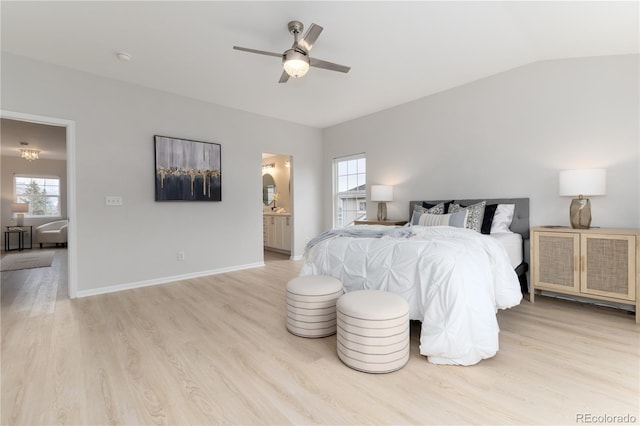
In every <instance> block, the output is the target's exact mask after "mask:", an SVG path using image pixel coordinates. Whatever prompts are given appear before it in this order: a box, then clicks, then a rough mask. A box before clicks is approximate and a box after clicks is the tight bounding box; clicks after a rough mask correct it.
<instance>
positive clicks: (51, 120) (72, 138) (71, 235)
mask: <svg viewBox="0 0 640 426" xmlns="http://www.w3.org/2000/svg"><path fill="white" fill-rule="evenodd" d="M0 118H7V119H11V120H16V121H25V122H28V123H37V124H44V125H48V126H57V127H64V128H65V129H66V145H67V146H66V151H67V217H68V219H69V227H68V231H67V232H68V233H67V241H68V244H67V247H68V248H67V254H68V259H67V267H68V277H67V279H68V294H69V298H71V299H75V298H76V297H78V296H77V292H78V270H77V264H78V262H77V259H78V244H77V231H76V225H77V221H76V123H75V121H72V120H67V119H63V118H56V117H48V116H44V115H35V114H26V113H22V112H17V111H9V110H0Z"/></svg>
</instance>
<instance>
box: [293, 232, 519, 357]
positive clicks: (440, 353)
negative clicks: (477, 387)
mask: <svg viewBox="0 0 640 426" xmlns="http://www.w3.org/2000/svg"><path fill="white" fill-rule="evenodd" d="M362 226H371V225H362ZM300 275H330V276H333V277H336V278H338V279H340V280H341V281H342V283H343V285H344V288H345V291H354V290H362V289H378V290H385V291H390V292H392V293H396V294H399V295H400V296H402V297H404V298H405V299H406V300H407V302H408V303H409V315H410V318H411V319H413V320H420V321H422V331H421V335H420V353H421V354H422V355H425V356H427V357H428V360H429V361H430V362H432V363H435V364H459V365H473V364H476V363H478V362H479V361H481V360H482V359H485V358H490V357H492V356H494V355H495V354H496V352H497V351H498V346H499V344H498V333H499V328H498V321H497V319H496V312H497V309H507V308H510V307H513V306H516V305H518V304H519V303H520V300H521V299H522V295H521V293H520V284H519V282H518V277H517V276H516V273H515V272H514V270H513V268H512V267H511V265H510V261H509V257H508V255H507V253H506V252H505V250H504V247H502V246H501V245H500V243H499V242H497V241H495V240H493V239H492V238H489V237H487V236H485V235H481V234H479V233H477V232H475V231H472V230H468V229H459V228H452V227H422V226H413V227H412V232H411V236H410V237H409V238H391V237H387V236H385V237H382V238H347V237H335V238H330V239H326V240H324V241H321V242H319V243H318V244H317V245H315V246H314V247H312V248H310V249H308V250H307V252H306V253H305V262H304V265H303V267H302V270H301V272H300Z"/></svg>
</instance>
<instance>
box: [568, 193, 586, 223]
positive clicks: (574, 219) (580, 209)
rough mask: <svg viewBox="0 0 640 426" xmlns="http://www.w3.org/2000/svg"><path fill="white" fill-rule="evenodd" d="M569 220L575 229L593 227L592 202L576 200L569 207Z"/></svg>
mask: <svg viewBox="0 0 640 426" xmlns="http://www.w3.org/2000/svg"><path fill="white" fill-rule="evenodd" d="M569 219H570V220H571V227H572V228H574V229H589V228H590V227H591V202H590V201H589V199H588V198H574V199H573V200H571V207H569Z"/></svg>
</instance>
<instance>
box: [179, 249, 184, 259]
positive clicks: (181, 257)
mask: <svg viewBox="0 0 640 426" xmlns="http://www.w3.org/2000/svg"><path fill="white" fill-rule="evenodd" d="M184 259H185V254H184V250H178V260H179V261H183V260H184Z"/></svg>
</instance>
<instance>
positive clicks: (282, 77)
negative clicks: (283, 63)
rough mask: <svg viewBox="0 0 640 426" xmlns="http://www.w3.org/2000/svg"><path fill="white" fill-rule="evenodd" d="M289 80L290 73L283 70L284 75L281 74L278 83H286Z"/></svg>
mask: <svg viewBox="0 0 640 426" xmlns="http://www.w3.org/2000/svg"><path fill="white" fill-rule="evenodd" d="M287 81H289V74H287V72H286V71H282V75H281V76H280V81H278V83H286V82H287Z"/></svg>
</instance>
